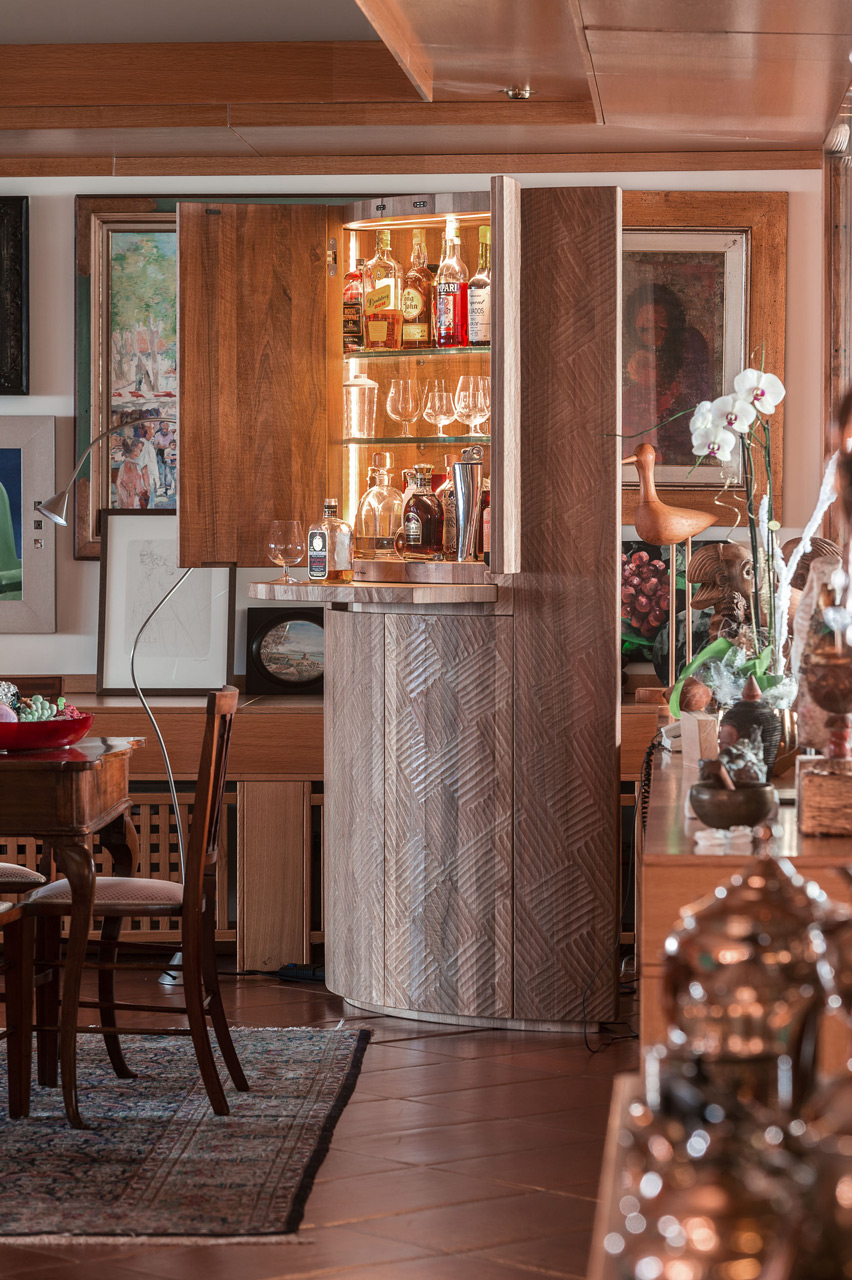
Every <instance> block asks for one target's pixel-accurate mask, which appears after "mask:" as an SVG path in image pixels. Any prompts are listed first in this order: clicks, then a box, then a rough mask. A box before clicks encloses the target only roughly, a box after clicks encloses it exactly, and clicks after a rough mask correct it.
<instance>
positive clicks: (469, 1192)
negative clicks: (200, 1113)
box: [0, 976, 637, 1280]
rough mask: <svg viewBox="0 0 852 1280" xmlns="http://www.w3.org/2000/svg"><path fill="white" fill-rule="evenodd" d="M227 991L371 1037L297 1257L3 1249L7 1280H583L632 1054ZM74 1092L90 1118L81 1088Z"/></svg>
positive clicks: (220, 1250)
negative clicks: (610, 1129) (604, 1158)
mask: <svg viewBox="0 0 852 1280" xmlns="http://www.w3.org/2000/svg"><path fill="white" fill-rule="evenodd" d="M224 987H225V991H226V1000H227V1005H228V1010H229V1015H230V1017H231V1018H232V1020H233V1022H234V1023H235V1024H237V1025H240V1026H248V1027H278V1026H281V1027H287V1026H302V1025H310V1026H326V1027H333V1026H335V1025H336V1024H337V1022H338V1021H339V1019H340V1018H343V1019H345V1023H346V1025H347V1026H369V1027H371V1028H372V1030H373V1039H372V1041H371V1043H370V1046H369V1047H368V1049H367V1053H366V1056H365V1059H364V1068H363V1070H362V1072H361V1076H360V1078H359V1081H358V1084H357V1087H356V1089H355V1093H354V1095H353V1098H352V1101H351V1102H350V1103H349V1105H348V1106H347V1108H346V1110H345V1112H344V1113H343V1116H342V1117H341V1119H340V1122H339V1123H338V1125H337V1128H336V1130H335V1134H334V1140H333V1142H332V1146H331V1151H330V1152H329V1155H328V1157H327V1158H326V1160H325V1163H324V1164H323V1166H322V1168H321V1169H320V1172H319V1176H318V1179H317V1182H316V1183H315V1186H314V1190H313V1193H312V1195H311V1197H310V1199H309V1201H308V1204H307V1208H306V1211H305V1217H304V1221H303V1224H302V1228H301V1230H300V1232H299V1236H298V1241H299V1246H300V1247H296V1246H292V1245H289V1246H288V1245H284V1246H280V1245H279V1246H276V1245H264V1244H240V1245H227V1244H222V1245H207V1246H203V1247H197V1246H170V1247H162V1246H156V1247H155V1246H148V1247H146V1246H144V1245H138V1244H133V1245H124V1246H112V1245H109V1246H105V1245H101V1246H97V1247H95V1246H85V1245H77V1246H66V1247H52V1246H51V1247H45V1246H41V1247H40V1248H29V1247H27V1248H21V1247H13V1246H9V1245H6V1246H4V1245H2V1244H0V1276H2V1277H3V1280H10V1278H11V1277H21V1280H25V1278H26V1280H141V1278H142V1277H148V1280H151V1278H152V1277H163V1280H288V1278H289V1277H308V1276H310V1277H330V1276H342V1277H345V1280H522V1278H523V1280H530V1278H531V1277H536V1276H539V1277H541V1276H556V1277H583V1276H584V1275H585V1270H586V1259H587V1256H588V1252H589V1245H590V1237H591V1227H592V1219H593V1215H594V1209H595V1196H596V1194H597V1178H598V1172H599V1168H600V1161H601V1154H602V1150H603V1137H604V1130H605V1127H606V1118H607V1105H608V1103H609V1098H610V1092H611V1085H612V1076H613V1074H614V1073H616V1072H619V1071H628V1070H632V1069H634V1068H635V1066H636V1062H637V1049H636V1043H637V1042H636V1041H625V1042H622V1043H619V1044H614V1045H612V1046H611V1047H610V1048H608V1049H606V1050H605V1051H604V1052H602V1053H599V1054H597V1055H595V1056H594V1057H592V1056H590V1055H589V1053H588V1052H587V1051H586V1049H585V1048H584V1046H583V1042H582V1037H581V1036H576V1035H572V1036H566V1035H545V1034H534V1033H531V1032H511V1031H505V1032H504V1031H460V1030H458V1029H455V1028H446V1027H438V1026H435V1025H429V1024H427V1023H421V1022H406V1021H402V1020H399V1019H396V1018H384V1017H371V1016H365V1015H362V1014H360V1013H359V1012H358V1011H357V1010H356V1009H354V1008H352V1007H351V1006H348V1005H345V1004H344V1003H343V1001H342V1000H340V999H338V998H337V997H336V996H332V995H329V994H328V993H327V992H326V991H324V989H323V988H317V986H316V985H313V984H312V985H307V984H306V985H304V986H294V985H292V984H284V983H280V982H278V981H277V980H276V979H274V978H270V977H240V978H237V977H227V976H225V978H224ZM120 997H123V998H125V999H133V998H139V997H141V998H142V999H143V1000H145V1001H148V1000H150V999H152V997H153V999H154V1000H157V999H160V998H162V999H163V1001H164V1003H168V1001H169V998H170V997H169V995H168V994H167V993H166V992H165V991H164V988H162V987H158V986H157V985H156V982H155V980H154V979H153V978H149V979H147V980H145V979H142V978H141V977H138V978H134V979H132V980H131V979H126V980H125V982H124V988H123V990H122V991H121V992H120ZM175 1002H177V998H175ZM130 1054H132V1042H129V1055H130ZM82 1089H83V1094H82V1097H81V1107H82V1108H83V1110H84V1112H85V1081H83V1082H82ZM33 1225H34V1227H35V1226H36V1224H33Z"/></svg>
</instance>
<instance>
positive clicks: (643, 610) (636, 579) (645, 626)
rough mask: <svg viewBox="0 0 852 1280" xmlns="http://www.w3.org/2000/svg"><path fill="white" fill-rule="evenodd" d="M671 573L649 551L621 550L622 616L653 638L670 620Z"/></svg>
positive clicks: (637, 629) (649, 638)
mask: <svg viewBox="0 0 852 1280" xmlns="http://www.w3.org/2000/svg"><path fill="white" fill-rule="evenodd" d="M668 595H669V575H668V569H667V568H666V565H665V563H664V561H662V560H657V559H652V558H651V553H649V552H647V551H634V552H632V554H630V555H628V554H627V553H626V552H622V554H621V617H622V619H623V621H624V622H626V623H628V624H629V625H630V627H632V628H633V629H634V630H635V631H637V632H638V633H639V635H641V636H642V637H643V638H644V639H646V640H652V639H653V638H654V636H655V635H656V634H657V631H658V630H659V629H660V627H661V626H663V625H664V624H665V623H666V622H667V621H668V609H669V600H668Z"/></svg>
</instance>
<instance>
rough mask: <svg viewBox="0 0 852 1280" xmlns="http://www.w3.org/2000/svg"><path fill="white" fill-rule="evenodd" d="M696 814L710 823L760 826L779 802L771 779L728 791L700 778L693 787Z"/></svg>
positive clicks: (727, 825)
mask: <svg viewBox="0 0 852 1280" xmlns="http://www.w3.org/2000/svg"><path fill="white" fill-rule="evenodd" d="M689 801H690V804H691V805H692V808H693V810H694V812H695V816H696V817H697V818H700V819H701V821H702V822H703V823H704V824H705V826H708V827H716V828H720V829H721V830H723V831H727V829H728V828H729V827H756V826H757V824H758V823H759V822H762V821H763V819H764V818H768V817H769V815H770V813H771V812H772V809H773V806H774V804H775V789H774V787H773V786H772V783H771V782H752V783H747V784H746V785H744V786H741V787H737V789H736V791H728V790H727V789H726V788H725V787H723V786H720V785H716V784H714V783H712V782H696V783H694V785H693V786H691V787H690V788H689Z"/></svg>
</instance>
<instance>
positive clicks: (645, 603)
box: [633, 596, 651, 613]
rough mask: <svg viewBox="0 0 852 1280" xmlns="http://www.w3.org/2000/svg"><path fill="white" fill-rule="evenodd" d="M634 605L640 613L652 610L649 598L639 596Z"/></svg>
mask: <svg viewBox="0 0 852 1280" xmlns="http://www.w3.org/2000/svg"><path fill="white" fill-rule="evenodd" d="M633 603H634V604H635V605H636V608H637V609H638V610H639V612H640V613H647V612H648V610H649V609H650V608H651V601H650V600H649V599H648V597H647V596H637V597H636V599H635V600H634V602H633Z"/></svg>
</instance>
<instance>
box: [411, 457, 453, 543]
mask: <svg viewBox="0 0 852 1280" xmlns="http://www.w3.org/2000/svg"><path fill="white" fill-rule="evenodd" d="M414 475H415V482H416V488H415V490H414V492H413V493H412V495H411V497H410V498H409V499H408V501H407V502H406V504H405V507H404V509H403V512H402V535H403V536H402V548H403V550H402V558H403V559H404V560H443V558H444V512H443V508H442V507H441V502H440V499H439V498H438V497H437V496H436V494H434V493H433V492H432V468H431V467H430V466H429V465H428V463H424V462H418V463H417V465H416V466H415V468H414Z"/></svg>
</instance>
